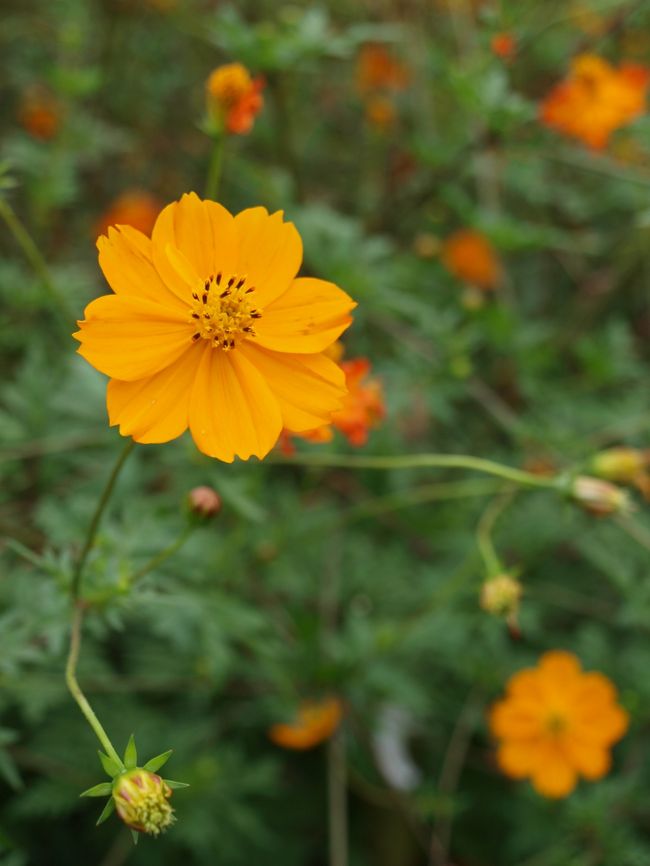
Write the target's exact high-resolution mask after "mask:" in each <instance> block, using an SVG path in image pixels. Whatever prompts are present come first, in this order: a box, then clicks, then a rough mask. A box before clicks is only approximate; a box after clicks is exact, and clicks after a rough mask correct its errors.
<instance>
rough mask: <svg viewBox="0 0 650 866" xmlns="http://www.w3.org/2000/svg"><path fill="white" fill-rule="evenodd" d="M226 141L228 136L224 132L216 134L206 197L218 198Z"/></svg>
mask: <svg viewBox="0 0 650 866" xmlns="http://www.w3.org/2000/svg"><path fill="white" fill-rule="evenodd" d="M225 142H226V136H225V134H223V133H220V134H218V135H215V136H214V144H213V145H212V154H211V156H210V165H209V166H208V178H207V180H206V182H205V197H206V198H207V199H211V200H212V201H215V200H216V197H217V193H218V191H219V181H220V180H221V169H222V166H223V152H224V145H225Z"/></svg>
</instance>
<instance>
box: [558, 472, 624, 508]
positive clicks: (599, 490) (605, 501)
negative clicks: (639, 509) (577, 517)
mask: <svg viewBox="0 0 650 866" xmlns="http://www.w3.org/2000/svg"><path fill="white" fill-rule="evenodd" d="M570 496H571V498H572V499H573V501H574V502H577V503H578V505H581V506H582V507H583V508H584V510H585V511H588V512H589V513H590V514H594V515H595V516H596V517H607V516H608V515H610V514H621V513H625V512H627V511H630V509H631V508H632V503H631V502H630V498H629V496H628V494H627V492H626V491H625V490H623V489H622V488H621V487H617V486H616V485H615V484H610V482H609V481H603V480H602V479H600V478H592V477H591V476H590V475H578V477H577V478H575V479H574V480H573V482H572V485H571V490H570Z"/></svg>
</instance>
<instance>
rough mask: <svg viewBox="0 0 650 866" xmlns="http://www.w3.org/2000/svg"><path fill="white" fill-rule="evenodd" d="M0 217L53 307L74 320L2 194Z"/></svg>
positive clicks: (32, 243) (73, 315) (41, 259)
mask: <svg viewBox="0 0 650 866" xmlns="http://www.w3.org/2000/svg"><path fill="white" fill-rule="evenodd" d="M0 217H1V218H2V219H3V220H4V222H5V225H6V226H7V228H8V229H9V231H10V232H11V234H12V235H13V236H14V240H15V241H16V243H17V244H18V246H19V247H20V248H21V250H22V251H23V254H24V256H25V258H26V259H27V261H28V262H29V264H30V265H31V266H32V268H33V269H34V271H35V273H36V274H37V276H38V277H40V279H41V282H42V283H43V286H44V287H45V290H46V291H47V294H48V296H49V298H50V300H51V301H52V302H53V303H54V304H55V308H56V309H57V310H58V312H59V313H60V314H61V315H62V316H65V317H66V318H70V319H72V320H73V321H74V319H75V314H74V311H73V310H72V309H71V308H70V307H69V305H68V302H67V300H66V299H65V298H64V297H63V295H62V294H61V293H60V292H59V290H58V289H57V287H56V286H55V284H54V282H53V280H52V277H51V276H50V272H49V269H48V266H47V263H46V261H45V259H44V258H43V256H42V255H41V251H40V250H39V248H38V246H37V245H36V243H35V242H34V240H33V238H32V236H31V235H30V233H29V232H28V231H27V229H26V228H25V226H24V225H23V223H22V222H21V221H20V219H19V218H18V216H17V215H16V213H15V211H14V209H13V208H12V207H11V205H10V204H9V202H8V201H7V200H6V199H4V198H3V197H2V196H0Z"/></svg>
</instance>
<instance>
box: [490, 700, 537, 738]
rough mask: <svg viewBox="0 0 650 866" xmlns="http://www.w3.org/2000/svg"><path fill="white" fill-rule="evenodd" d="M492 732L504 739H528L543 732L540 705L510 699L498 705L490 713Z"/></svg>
mask: <svg viewBox="0 0 650 866" xmlns="http://www.w3.org/2000/svg"><path fill="white" fill-rule="evenodd" d="M490 730H491V731H492V733H493V734H494V736H495V737H499V738H503V739H510V738H512V739H528V738H530V737H535V736H539V735H540V734H541V733H542V732H543V724H542V717H541V713H540V708H539V705H538V704H536V703H534V702H531V701H526V700H524V699H521V698H519V699H517V698H510V699H508V700H504V701H499V702H498V703H496V704H495V705H494V706H493V707H492V710H491V712H490Z"/></svg>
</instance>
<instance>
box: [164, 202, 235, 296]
mask: <svg viewBox="0 0 650 866" xmlns="http://www.w3.org/2000/svg"><path fill="white" fill-rule="evenodd" d="M151 240H152V253H153V260H154V263H155V265H156V269H157V270H158V273H159V274H160V276H161V277H162V279H163V280H164V281H165V283H166V285H168V286H169V288H170V289H171V290H172V291H173V292H174V293H175V294H176V295H178V296H179V297H180V298H183V299H184V300H188V299H189V296H190V294H191V289H189V290H188V285H187V283H186V281H185V280H184V279H183V278H182V277H181V276H180V274H179V273H178V270H177V269H176V268H175V267H174V265H173V264H172V263H171V262H170V260H169V255H168V247H169V246H172V247H176V249H177V250H179V251H180V252H181V253H182V254H183V256H184V257H185V258H186V259H187V261H188V262H189V263H190V265H191V266H192V269H193V270H194V271H196V273H197V274H198V275H199V277H200V279H201V280H205V279H207V278H208V277H209V276H210V275H211V274H214V273H216V272H218V271H222V272H223V273H236V270H235V267H236V264H237V249H238V240H237V233H236V231H235V224H234V219H233V217H232V215H231V214H230V213H229V212H228V211H227V210H226V209H225V208H224V207H222V206H221V205H220V204H217V203H216V202H213V201H201V199H199V197H198V196H197V195H196V194H195V193H189V194H186V195H184V196H183V197H182V198H181V200H180V201H178V202H172V203H171V204H170V205H167V207H166V208H164V209H163V210H162V211H161V213H160V215H159V217H158V219H157V220H156V224H155V226H154V228H153V233H152V236H151Z"/></svg>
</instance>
